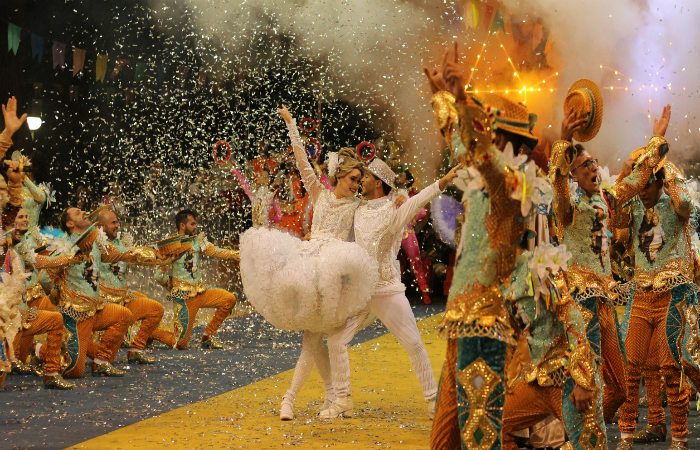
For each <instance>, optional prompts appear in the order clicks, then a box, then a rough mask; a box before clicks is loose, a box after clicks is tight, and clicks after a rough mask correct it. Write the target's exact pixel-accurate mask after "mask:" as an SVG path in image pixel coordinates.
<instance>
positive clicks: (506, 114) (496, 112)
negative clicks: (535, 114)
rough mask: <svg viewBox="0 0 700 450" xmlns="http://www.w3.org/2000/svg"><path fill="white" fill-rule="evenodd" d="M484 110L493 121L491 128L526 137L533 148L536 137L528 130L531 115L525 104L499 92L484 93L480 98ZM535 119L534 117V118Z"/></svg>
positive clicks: (535, 143)
mask: <svg viewBox="0 0 700 450" xmlns="http://www.w3.org/2000/svg"><path fill="white" fill-rule="evenodd" d="M481 103H482V104H483V106H484V109H486V112H487V113H488V114H489V116H490V117H491V121H492V122H493V130H494V131H496V130H503V131H508V132H510V133H513V134H517V135H520V136H523V137H525V138H527V139H528V145H529V146H531V147H532V148H533V149H534V148H535V146H536V145H537V138H536V137H535V136H534V135H533V134H532V132H531V131H530V129H531V126H530V125H531V117H530V114H529V112H528V110H527V106H525V105H523V104H522V103H516V102H514V101H511V100H509V99H507V98H505V97H504V96H502V95H500V94H491V93H489V94H486V95H484V98H483V99H482V100H481ZM535 120H536V119H535Z"/></svg>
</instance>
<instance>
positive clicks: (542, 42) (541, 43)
mask: <svg viewBox="0 0 700 450" xmlns="http://www.w3.org/2000/svg"><path fill="white" fill-rule="evenodd" d="M538 37H539V40H538V41H537V45H536V46H535V53H539V54H542V53H545V51H544V50H545V48H546V47H547V40H548V39H549V28H545V27H542V29H541V31H540V32H539V36H535V37H534V38H533V40H534V39H537V38H538Z"/></svg>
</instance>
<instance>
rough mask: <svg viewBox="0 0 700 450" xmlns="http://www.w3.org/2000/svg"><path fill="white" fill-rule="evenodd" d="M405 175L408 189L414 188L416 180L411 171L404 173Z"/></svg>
mask: <svg viewBox="0 0 700 450" xmlns="http://www.w3.org/2000/svg"><path fill="white" fill-rule="evenodd" d="M403 173H405V174H406V187H411V186H413V182H414V181H415V179H414V178H413V174H412V173H411V171H410V170H408V169H406V170H404V171H403Z"/></svg>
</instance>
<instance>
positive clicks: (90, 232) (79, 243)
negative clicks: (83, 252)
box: [73, 223, 98, 248]
mask: <svg viewBox="0 0 700 450" xmlns="http://www.w3.org/2000/svg"><path fill="white" fill-rule="evenodd" d="M97 233H98V232H97V226H96V225H95V224H94V223H93V224H92V225H90V226H89V227H88V229H87V230H85V231H84V232H83V234H81V235H80V236H78V239H76V240H75V242H74V243H73V245H74V246H75V247H80V248H89V247H91V246H92V244H93V242H95V240H96V239H97Z"/></svg>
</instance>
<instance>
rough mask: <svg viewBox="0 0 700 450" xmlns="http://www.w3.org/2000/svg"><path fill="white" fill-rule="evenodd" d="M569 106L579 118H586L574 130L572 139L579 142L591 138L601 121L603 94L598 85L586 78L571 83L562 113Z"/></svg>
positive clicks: (595, 133) (565, 111)
mask: <svg viewBox="0 0 700 450" xmlns="http://www.w3.org/2000/svg"><path fill="white" fill-rule="evenodd" d="M569 108H574V110H575V111H576V112H577V113H578V117H579V118H586V119H588V123H586V124H585V125H584V126H583V127H582V128H581V129H579V130H576V131H574V139H576V140H577V141H579V142H588V141H590V140H591V139H593V138H594V137H595V136H596V135H597V134H598V131H600V125H601V124H602V123H603V96H602V94H601V93H600V89H599V88H598V85H597V84H595V82H593V81H591V80H588V79H586V78H582V79H580V80H578V81H576V82H575V83H574V84H572V85H571V87H570V88H569V92H568V93H567V94H566V99H564V114H566V113H567V111H568V110H569Z"/></svg>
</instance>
